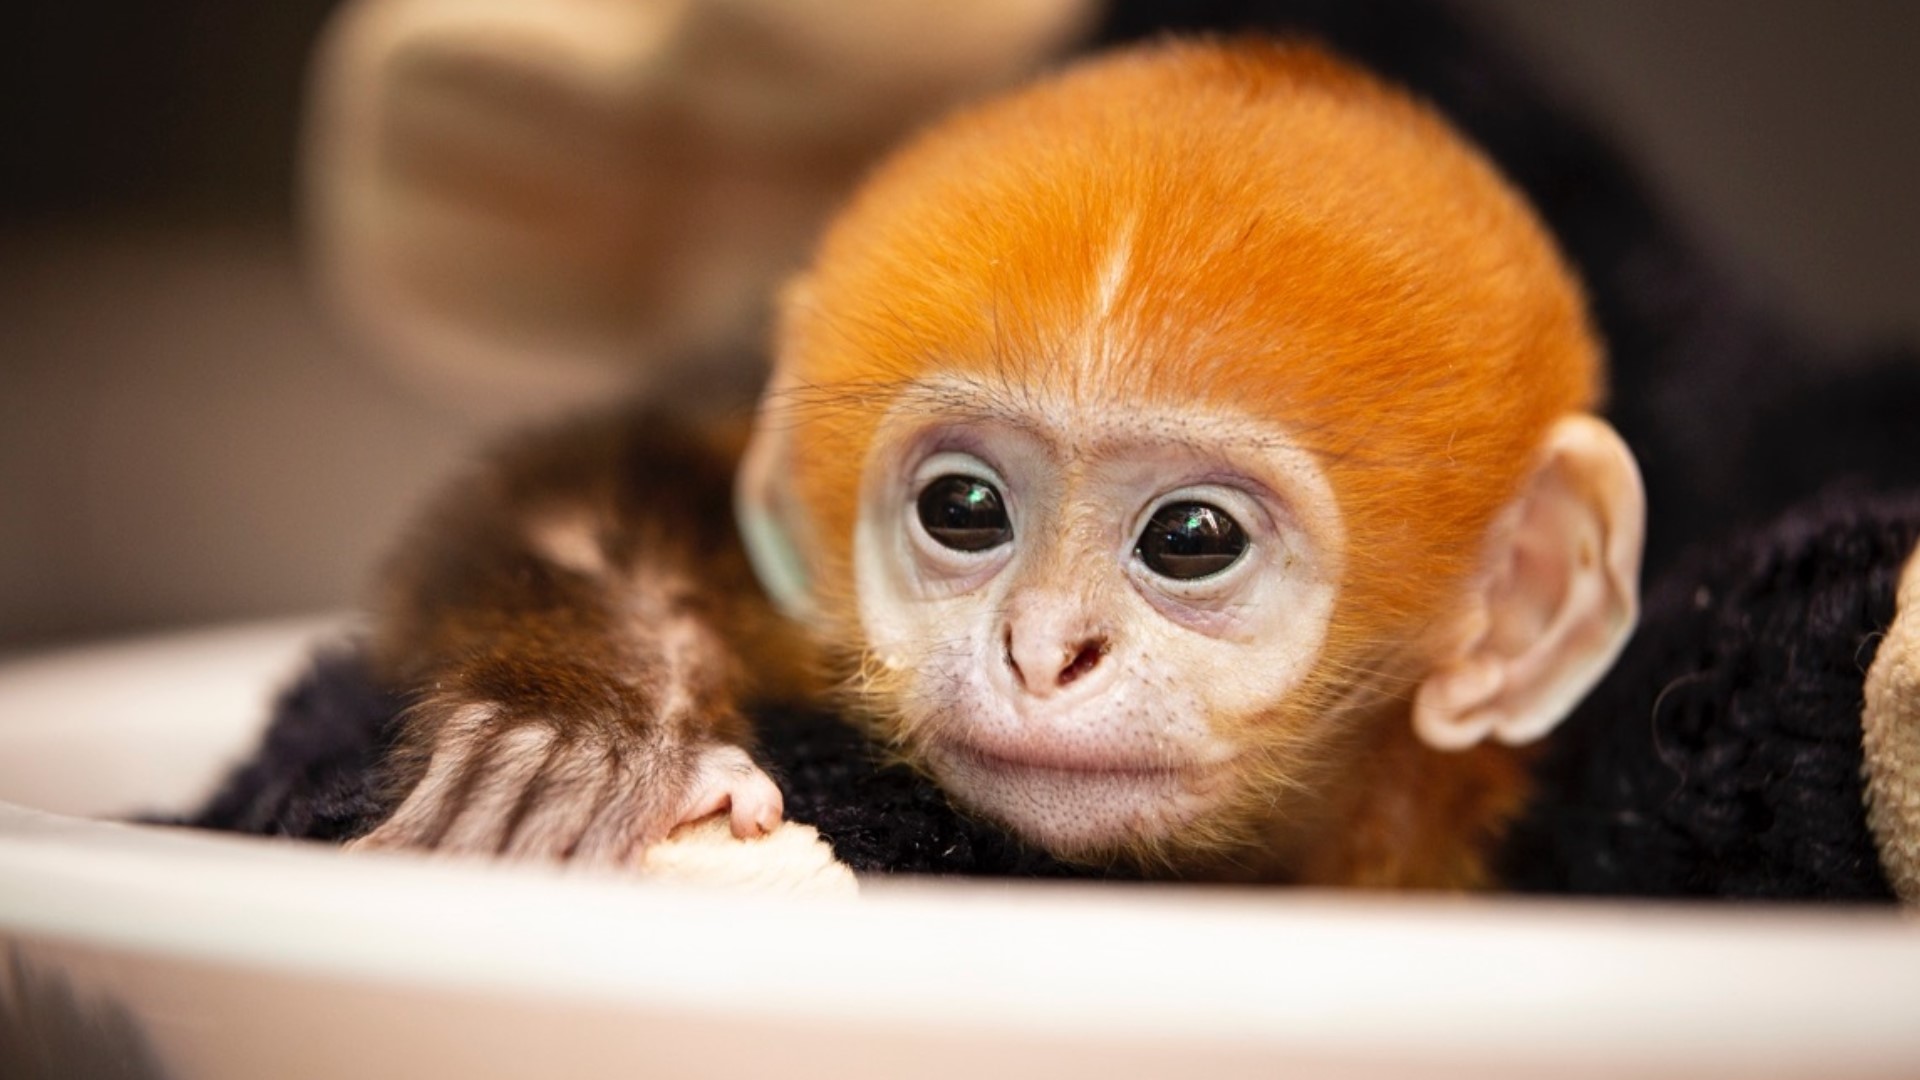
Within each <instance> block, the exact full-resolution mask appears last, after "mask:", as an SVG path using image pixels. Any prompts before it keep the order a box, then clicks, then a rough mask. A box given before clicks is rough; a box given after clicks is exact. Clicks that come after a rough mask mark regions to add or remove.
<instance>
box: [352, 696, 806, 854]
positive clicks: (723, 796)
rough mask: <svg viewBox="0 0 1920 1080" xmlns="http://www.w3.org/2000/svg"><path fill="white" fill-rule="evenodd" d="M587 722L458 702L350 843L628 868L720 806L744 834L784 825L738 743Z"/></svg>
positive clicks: (776, 793)
mask: <svg viewBox="0 0 1920 1080" xmlns="http://www.w3.org/2000/svg"><path fill="white" fill-rule="evenodd" d="M411 719H412V720H413V722H414V723H415V724H419V723H420V721H421V718H420V717H419V716H417V715H416V716H415V717H413V718H411ZM580 727H581V726H580V725H569V724H561V723H548V722H542V721H538V720H522V719H516V720H512V721H510V722H508V721H503V720H502V714H501V712H500V710H498V709H497V708H496V707H493V706H489V705H478V706H475V705H468V706H465V707H462V708H459V709H455V710H453V711H451V713H450V714H449V715H448V716H447V717H446V718H445V720H444V721H443V722H442V723H440V724H438V725H435V727H434V731H433V735H432V738H431V740H430V745H429V746H428V747H427V760H426V767H425V769H424V770H423V771H422V772H421V773H420V778H419V780H418V781H417V782H416V783H415V784H414V785H413V787H412V789H411V790H410V791H409V792H408V793H407V795H406V797H405V798H404V799H403V800H402V801H401V803H400V804H399V806H398V807H397V808H396V809H395V810H394V811H393V812H392V814H390V815H389V816H388V817H387V819H386V820H385V821H383V822H381V823H380V825H379V826H377V827H376V828H375V829H374V830H373V831H372V832H370V833H368V834H367V835H366V836H364V837H361V838H360V839H358V840H356V841H354V842H353V843H352V844H350V845H348V846H349V847H350V848H353V849H360V850H366V849H391V848H413V849H433V850H437V851H443V852H450V853H464V854H487V855H501V856H505V857H508V858H523V859H566V860H571V861H574V862H580V863H587V864H594V865H604V866H620V865H629V864H633V863H635V862H637V861H638V860H639V859H640V857H641V855H642V854H643V853H644V852H645V851H646V849H647V848H648V847H649V846H651V845H652V844H654V843H657V842H658V841H660V840H662V839H664V838H665V837H666V836H667V834H668V833H670V832H672V831H673V830H674V829H675V828H676V827H678V826H680V825H683V824H688V823H691V822H694V821H698V820H700V819H702V818H706V817H709V816H711V815H714V814H717V813H719V812H720V811H721V810H726V811H727V812H728V820H729V824H730V826H731V829H732V832H733V835H734V836H736V837H740V838H743V839H746V838H752V837H758V836H761V835H763V834H765V833H767V832H770V831H771V830H772V829H773V828H774V827H775V826H777V825H779V824H780V820H781V815H782V810H783V806H782V800H781V795H780V789H779V788H778V787H777V786H775V785H774V783H773V781H772V780H771V779H770V778H769V777H768V776H767V774H766V773H765V772H763V771H761V769H760V768H759V767H758V766H757V765H755V764H754V762H753V759H752V758H750V757H749V756H748V755H747V752H746V751H745V750H743V749H741V748H740V747H738V746H735V745H732V744H730V743H726V742H720V741H714V740H711V739H701V740H697V741H686V742H679V741H676V740H675V739H674V738H673V737H671V736H670V735H669V733H667V732H666V731H663V730H661V727H660V726H659V725H653V726H649V727H645V728H633V729H625V730H612V731H609V730H606V729H604V728H601V729H598V730H584V731H583V730H580Z"/></svg>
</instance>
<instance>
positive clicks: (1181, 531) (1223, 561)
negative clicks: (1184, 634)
mask: <svg viewBox="0 0 1920 1080" xmlns="http://www.w3.org/2000/svg"><path fill="white" fill-rule="evenodd" d="M1133 550H1134V554H1136V555H1138V556H1140V561H1141V562H1143V563H1146V564H1147V569H1149V570H1151V571H1153V572H1154V573H1156V574H1159V575H1160V576H1161V577H1166V578H1173V579H1174V580H1176V581H1192V580H1193V579H1195V578H1203V577H1209V576H1211V575H1213V574H1217V573H1219V572H1220V571H1222V570H1225V569H1226V568H1227V567H1229V566H1232V565H1233V564H1234V561H1235V560H1236V559H1238V558H1240V553H1241V552H1243V551H1245V550H1247V534H1246V533H1245V532H1244V531H1243V530H1242V529H1241V528H1240V523H1239V522H1237V521H1235V520H1233V518H1231V517H1229V516H1227V512H1226V511H1224V510H1222V509H1220V508H1219V507H1217V506H1208V505H1207V504H1206V503H1201V502H1190V503H1170V504H1168V505H1166V506H1163V507H1161V508H1160V509H1158V510H1156V511H1154V514H1153V517H1152V518H1151V519H1149V520H1148V522H1147V528H1146V531H1145V532H1142V533H1141V534H1140V543H1139V544H1138V545H1136V546H1135V547H1134V549H1133Z"/></svg>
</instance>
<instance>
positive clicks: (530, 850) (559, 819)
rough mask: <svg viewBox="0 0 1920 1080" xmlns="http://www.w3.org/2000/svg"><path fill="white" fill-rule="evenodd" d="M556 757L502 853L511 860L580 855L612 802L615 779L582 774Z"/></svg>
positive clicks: (536, 784)
mask: <svg viewBox="0 0 1920 1080" xmlns="http://www.w3.org/2000/svg"><path fill="white" fill-rule="evenodd" d="M568 765H569V763H568V762H567V761H566V759H564V758H556V759H555V760H554V761H551V762H549V763H548V767H547V768H546V769H545V770H544V771H543V772H542V774H541V775H540V776H539V777H538V778H536V779H535V781H534V786H533V787H532V788H531V789H529V790H528V792H527V799H526V804H525V807H524V809H522V811H521V814H520V820H519V821H517V822H515V823H514V826H513V835H512V836H511V837H509V838H508V840H507V843H506V846H505V848H503V849H502V851H501V854H503V855H505V856H506V857H507V858H509V859H562V858H566V857H567V856H568V855H569V854H570V853H573V854H577V853H578V848H579V846H580V843H581V840H582V838H583V837H584V835H585V834H586V832H587V829H588V827H589V826H591V825H592V824H593V822H594V819H595V817H596V816H597V815H599V814H600V813H601V811H602V810H603V809H605V808H606V807H607V805H608V803H609V802H611V801H612V795H613V785H612V782H611V778H607V777H600V778H593V777H580V776H578V775H575V772H576V771H575V770H573V769H570V768H569V767H568Z"/></svg>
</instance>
